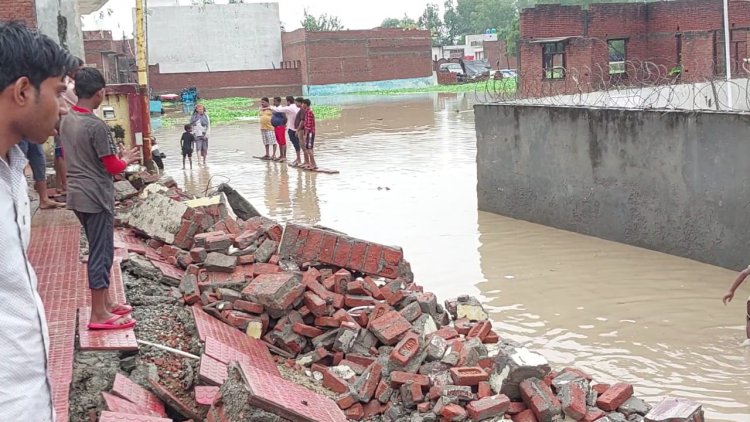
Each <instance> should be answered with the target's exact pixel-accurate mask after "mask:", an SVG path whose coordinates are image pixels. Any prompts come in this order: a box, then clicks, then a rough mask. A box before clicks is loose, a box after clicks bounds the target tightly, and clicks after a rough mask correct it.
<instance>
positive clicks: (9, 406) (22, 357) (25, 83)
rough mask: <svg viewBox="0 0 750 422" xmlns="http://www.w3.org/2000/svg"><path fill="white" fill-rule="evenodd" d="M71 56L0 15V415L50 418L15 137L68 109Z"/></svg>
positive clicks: (37, 134)
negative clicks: (67, 76) (65, 100)
mask: <svg viewBox="0 0 750 422" xmlns="http://www.w3.org/2000/svg"><path fill="white" fill-rule="evenodd" d="M73 65H74V61H73V58H72V57H71V56H70V55H69V54H68V53H67V52H66V51H65V50H63V49H62V48H60V47H59V46H58V45H57V44H55V43H54V41H52V40H51V39H50V38H48V37H46V36H44V35H40V34H38V33H35V32H32V31H30V30H29V29H27V28H26V27H24V26H23V25H22V24H18V23H0V110H3V112H2V114H0V283H2V288H0V303H2V306H0V355H2V357H3V358H2V359H0V420H3V421H34V422H37V421H40V422H48V421H53V420H54V410H53V405H52V394H51V388H50V383H49V380H48V378H47V355H48V350H49V335H48V332H47V322H46V320H45V316H44V306H43V305H42V301H41V298H40V297H39V294H38V293H37V279H36V274H35V273H34V269H33V268H32V267H31V264H30V263H29V260H28V256H27V248H28V246H29V237H30V234H31V215H30V210H29V199H28V195H27V188H26V178H25V177H24V174H23V168H24V167H25V166H26V159H25V158H24V155H23V153H22V152H21V149H20V148H19V147H18V143H20V142H21V140H28V141H29V142H31V143H33V144H42V143H44V142H45V141H46V140H47V138H49V137H50V136H54V135H55V134H56V129H55V127H56V126H57V124H58V122H59V120H60V116H61V115H62V114H65V113H66V109H65V107H64V106H63V105H62V103H61V100H60V96H61V95H62V93H63V92H65V79H64V78H65V74H66V73H68V69H69V68H71V66H73Z"/></svg>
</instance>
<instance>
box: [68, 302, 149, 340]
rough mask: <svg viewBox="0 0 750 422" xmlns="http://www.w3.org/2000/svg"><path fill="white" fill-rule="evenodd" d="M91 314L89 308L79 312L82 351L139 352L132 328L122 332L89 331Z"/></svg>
mask: <svg viewBox="0 0 750 422" xmlns="http://www.w3.org/2000/svg"><path fill="white" fill-rule="evenodd" d="M90 312H91V310H90V309H89V308H80V309H79V310H78V341H79V344H80V346H81V350H84V351H90V350H98V351H115V350H123V351H129V350H130V351H132V350H138V343H137V342H136V340H135V331H133V329H132V328H127V329H122V330H89V329H88V323H89V316H90Z"/></svg>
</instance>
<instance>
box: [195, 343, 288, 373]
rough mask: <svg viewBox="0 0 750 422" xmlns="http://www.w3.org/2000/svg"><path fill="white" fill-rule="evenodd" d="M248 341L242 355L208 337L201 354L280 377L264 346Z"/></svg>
mask: <svg viewBox="0 0 750 422" xmlns="http://www.w3.org/2000/svg"><path fill="white" fill-rule="evenodd" d="M248 340H249V341H248V342H247V343H248V344H247V347H244V348H243V350H244V351H245V352H244V353H243V352H240V351H239V350H237V349H235V348H233V347H231V346H227V345H226V344H224V343H222V342H221V341H219V340H217V339H216V338H214V337H210V336H209V337H206V347H205V350H204V352H203V353H205V354H206V355H209V356H211V357H212V358H214V359H216V360H218V361H219V362H222V363H225V364H229V363H230V362H233V361H237V362H240V363H244V364H247V365H251V366H254V367H256V368H258V369H261V370H264V371H266V372H270V373H271V374H273V375H276V376H281V373H280V372H279V368H278V367H277V366H276V363H275V362H274V361H273V357H271V353H270V352H269V351H268V348H267V347H266V345H265V344H264V343H263V342H262V341H259V340H256V339H252V338H248Z"/></svg>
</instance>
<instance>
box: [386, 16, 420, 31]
mask: <svg viewBox="0 0 750 422" xmlns="http://www.w3.org/2000/svg"><path fill="white" fill-rule="evenodd" d="M380 27H381V28H404V29H415V28H417V21H415V20H414V19H412V18H410V17H409V16H407V15H406V14H404V17H403V18H401V19H396V18H385V19H383V23H381V24H380Z"/></svg>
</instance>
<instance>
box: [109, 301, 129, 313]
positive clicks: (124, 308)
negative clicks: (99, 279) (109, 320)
mask: <svg viewBox="0 0 750 422" xmlns="http://www.w3.org/2000/svg"><path fill="white" fill-rule="evenodd" d="M110 312H112V313H113V314H115V315H120V316H123V315H128V314H130V313H131V312H133V307H132V306H130V305H125V304H123V303H118V304H117V305H115V309H114V310H112V311H110Z"/></svg>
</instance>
